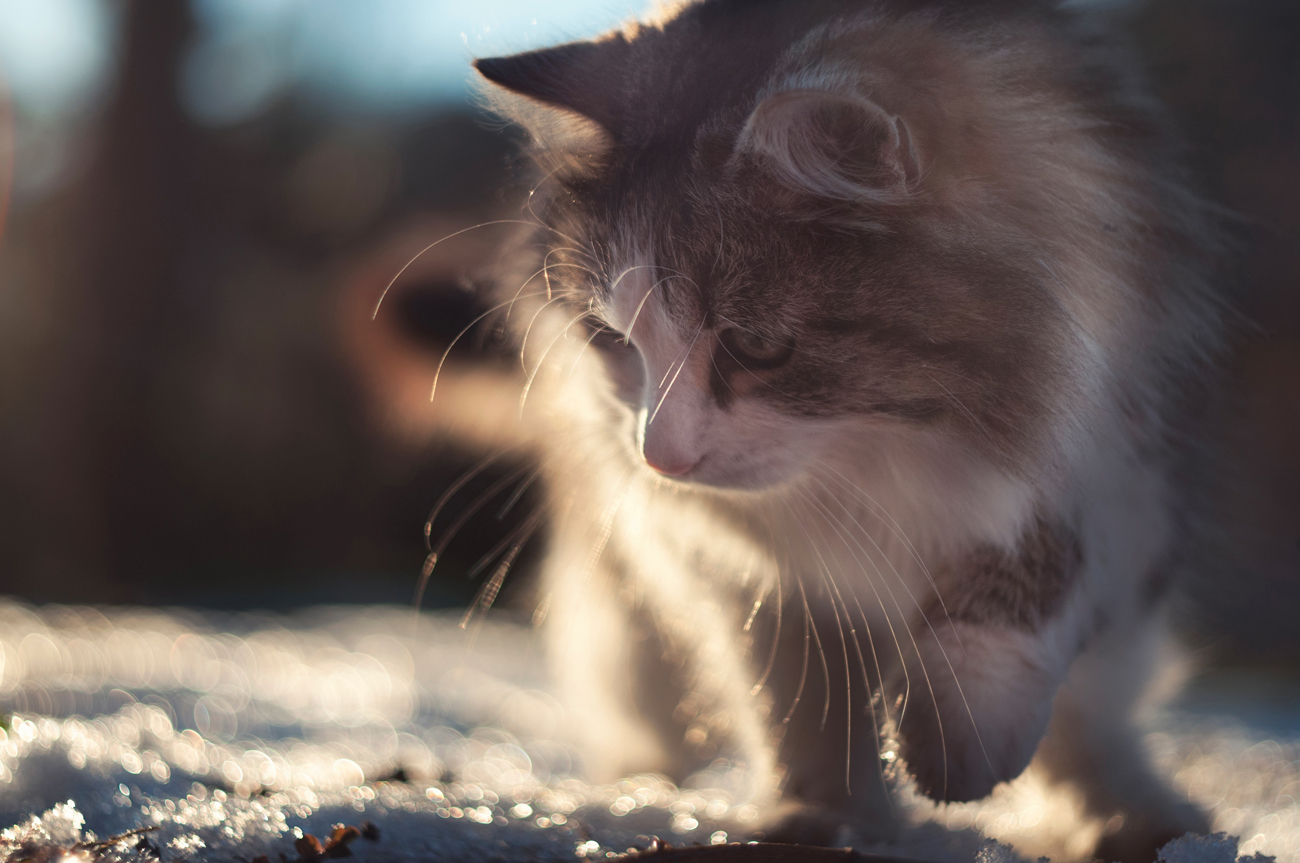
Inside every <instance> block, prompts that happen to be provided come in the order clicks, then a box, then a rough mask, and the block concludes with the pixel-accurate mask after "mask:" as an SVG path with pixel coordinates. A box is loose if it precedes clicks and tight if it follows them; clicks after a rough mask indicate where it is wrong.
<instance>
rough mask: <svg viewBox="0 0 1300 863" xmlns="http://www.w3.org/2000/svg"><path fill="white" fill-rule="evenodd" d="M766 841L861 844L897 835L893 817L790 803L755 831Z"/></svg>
mask: <svg viewBox="0 0 1300 863" xmlns="http://www.w3.org/2000/svg"><path fill="white" fill-rule="evenodd" d="M760 834H761V836H762V839H763V841H764V842H774V843H777V844H779V845H815V846H817V847H821V848H849V847H853V848H862V847H865V846H868V845H876V844H879V843H882V842H890V841H893V840H894V839H896V838H897V836H898V827H897V825H896V824H895V823H894V821H893V819H889V818H881V819H862V818H853V817H851V816H849V815H846V814H845V813H843V812H838V811H836V810H832V809H827V808H825V807H821V806H809V805H805V804H790V805H787V806H784V807H782V808H780V809H778V810H777V811H776V812H774V813H773V814H772V815H771V816H770V817H769V818H768V819H767V820H766V821H765V822H764V823H763V824H762V825H761V826H760V827H759V828H758V830H756V831H755V836H756V837H757V836H759V835H760Z"/></svg>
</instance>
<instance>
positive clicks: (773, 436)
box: [475, 0, 1226, 861]
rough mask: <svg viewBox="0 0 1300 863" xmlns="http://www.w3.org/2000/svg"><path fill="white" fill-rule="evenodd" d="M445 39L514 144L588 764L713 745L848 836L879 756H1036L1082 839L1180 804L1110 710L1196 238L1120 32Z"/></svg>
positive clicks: (1125, 706)
mask: <svg viewBox="0 0 1300 863" xmlns="http://www.w3.org/2000/svg"><path fill="white" fill-rule="evenodd" d="M475 66H476V68H477V70H478V71H479V73H480V74H481V75H482V76H483V78H485V79H486V80H487V81H489V82H491V85H488V86H485V92H486V93H487V94H488V98H489V99H490V100H491V106H492V108H493V109H494V110H495V111H497V112H498V113H499V114H500V115H501V116H503V117H505V118H507V119H509V120H511V121H513V122H515V123H518V124H519V125H520V126H522V127H523V128H524V129H525V130H526V131H527V133H528V135H529V140H530V152H531V154H532V158H533V160H534V162H535V163H536V166H537V169H538V177H539V185H538V188H537V191H536V192H535V194H534V197H533V198H532V199H531V202H530V210H531V211H532V212H533V213H534V214H535V215H536V216H537V217H538V219H539V222H540V224H541V226H542V227H540V228H539V229H538V232H537V234H536V235H534V239H535V241H536V244H537V245H538V246H539V247H540V252H538V253H537V254H536V255H535V256H533V257H528V258H527V260H528V262H529V264H530V266H529V271H528V272H527V273H524V272H520V273H519V274H518V275H520V276H521V277H522V278H517V279H514V280H513V281H509V282H503V285H505V286H506V288H508V289H507V290H505V291H504V293H503V294H502V295H501V297H500V298H499V299H500V303H501V308H503V309H505V310H506V315H507V317H508V319H509V320H510V322H511V325H512V326H513V327H514V329H515V332H516V333H517V335H518V339H519V343H520V350H521V355H522V357H523V360H524V364H525V367H526V368H527V369H528V372H529V374H528V381H527V384H526V386H525V402H524V410H526V412H527V413H526V415H527V416H528V417H529V420H528V422H529V425H530V427H531V428H533V429H535V430H536V434H537V437H538V438H539V439H540V440H541V447H542V451H543V452H542V460H543V465H544V475H545V477H546V481H547V483H548V485H549V488H550V491H549V495H550V508H551V527H550V534H549V537H548V540H547V542H548V551H547V558H546V561H545V564H544V566H543V574H542V577H541V588H540V595H541V596H542V599H541V604H540V605H539V607H538V613H537V619H538V620H539V621H540V624H541V626H542V627H543V628H544V630H545V631H546V633H547V636H546V641H547V644H548V648H549V650H550V651H551V653H552V659H553V667H554V669H555V673H556V676H557V680H558V685H559V686H560V688H561V690H562V691H563V692H564V693H565V694H566V696H567V697H568V698H569V700H570V703H571V704H573V705H575V710H574V716H575V722H578V723H580V726H579V728H578V730H577V732H576V736H577V739H580V740H581V741H582V746H583V756H584V763H585V765H586V769H587V771H588V773H589V775H591V776H592V777H593V778H596V779H612V778H616V777H618V776H620V775H625V774H627V773H628V772H630V771H641V770H659V771H664V772H666V773H668V774H669V775H672V776H674V777H677V778H679V779H680V778H683V777H685V776H687V775H689V774H690V773H692V771H695V770H699V769H701V768H702V767H704V766H707V765H708V764H709V763H710V762H711V761H712V760H713V759H715V758H718V757H725V758H728V759H730V763H734V764H743V765H744V767H745V770H746V775H747V776H748V777H750V780H751V783H752V786H751V788H750V792H749V793H751V794H753V795H754V799H755V800H758V801H760V802H762V803H764V806H765V810H766V812H767V813H768V815H767V817H766V819H765V820H764V821H763V822H762V823H761V825H760V826H761V830H762V832H763V833H764V834H765V835H767V836H768V837H769V838H777V839H785V840H792V841H812V842H820V843H823V844H837V843H842V842H843V841H844V840H845V837H846V836H849V837H854V838H856V839H857V840H861V841H868V842H870V841H887V840H889V839H890V838H891V837H894V836H896V835H897V829H898V824H897V816H895V815H894V814H893V809H892V808H891V804H890V800H889V794H890V785H891V783H892V781H893V780H891V779H889V777H888V775H889V774H891V773H893V772H894V771H895V770H898V769H901V770H902V771H904V773H905V775H907V776H910V777H911V780H912V781H914V782H915V783H916V787H917V788H918V789H919V790H920V791H921V792H923V793H924V794H926V795H928V796H930V797H932V798H933V799H935V800H937V801H955V800H972V799H978V798H982V797H984V796H986V795H988V794H989V793H990V792H991V791H992V790H993V789H994V787H995V786H996V785H998V784H999V783H1002V782H1005V781H1008V780H1011V779H1013V778H1015V777H1016V776H1018V775H1019V774H1021V773H1022V771H1024V770H1025V769H1026V767H1027V765H1029V764H1030V762H1031V760H1036V763H1037V765H1038V766H1039V767H1041V769H1042V771H1043V773H1044V775H1046V776H1048V777H1050V778H1051V779H1052V780H1053V781H1058V782H1061V783H1071V784H1073V786H1074V787H1075V788H1076V789H1077V790H1078V793H1079V794H1080V796H1081V799H1082V800H1083V801H1084V803H1085V805H1086V807H1087V808H1088V810H1089V811H1090V812H1091V813H1092V814H1093V815H1094V816H1096V817H1097V818H1098V819H1100V820H1102V821H1106V820H1107V819H1109V825H1110V826H1109V827H1108V829H1107V830H1106V831H1105V835H1103V836H1102V837H1101V839H1100V840H1099V844H1098V847H1097V848H1096V849H1095V853H1096V854H1097V855H1098V856H1101V857H1103V858H1104V859H1107V860H1125V861H1128V860H1142V859H1144V860H1150V859H1152V858H1153V857H1154V851H1155V849H1156V848H1157V847H1158V846H1159V845H1160V844H1162V843H1163V842H1164V841H1166V840H1168V839H1170V838H1173V837H1176V836H1179V835H1182V834H1183V833H1185V832H1188V831H1192V830H1199V831H1204V830H1205V829H1206V821H1205V818H1204V816H1203V815H1202V814H1201V813H1200V812H1199V811H1198V810H1197V809H1196V808H1195V807H1193V806H1192V805H1191V804H1189V803H1188V802H1187V801H1186V800H1180V799H1179V798H1178V796H1177V795H1176V794H1175V793H1174V792H1173V791H1172V790H1170V789H1169V788H1168V787H1166V786H1165V785H1164V784H1163V783H1162V781H1161V780H1159V779H1158V778H1157V777H1156V776H1155V775H1154V773H1153V772H1152V771H1151V770H1150V769H1149V768H1148V767H1147V766H1146V761H1145V758H1144V755H1143V753H1142V750H1141V747H1140V745H1139V743H1138V740H1137V737H1136V736H1135V732H1134V730H1133V728H1132V727H1130V722H1129V714H1130V713H1131V708H1132V705H1133V704H1134V702H1135V700H1136V699H1137V697H1138V696H1139V695H1140V694H1141V692H1142V691H1143V687H1144V681H1145V678H1146V674H1147V672H1148V670H1149V668H1150V665H1151V661H1150V657H1151V655H1152V649H1151V645H1152V642H1153V641H1154V640H1155V639H1156V637H1157V636H1156V633H1157V632H1158V630H1159V628H1160V627H1159V622H1160V620H1161V619H1162V610H1161V609H1162V606H1163V599H1164V597H1166V596H1167V595H1168V593H1169V590H1170V587H1171V585H1173V584H1174V583H1175V582H1176V581H1177V579H1178V578H1179V576H1180V573H1182V572H1184V571H1185V570H1186V569H1187V567H1188V566H1189V564H1190V563H1191V561H1190V560H1189V557H1191V556H1193V555H1194V553H1193V552H1192V551H1191V549H1192V548H1194V540H1195V538H1196V535H1197V533H1198V530H1199V527H1198V525H1199V522H1198V504H1197V501H1198V499H1199V498H1198V491H1197V487H1196V482H1195V479H1194V477H1195V475H1196V470H1195V467H1196V464H1197V459H1198V458H1203V457H1204V456H1202V455H1201V454H1200V447H1201V445H1202V442H1203V437H1204V436H1203V435H1202V434H1201V432H1200V431H1199V428H1200V425H1201V419H1200V415H1201V414H1202V413H1203V409H1204V408H1205V406H1206V405H1208V404H1210V403H1211V402H1212V395H1213V390H1214V388H1215V384H1214V381H1215V380H1216V369H1217V367H1218V366H1219V365H1220V364H1221V359H1220V357H1221V355H1222V353H1223V350H1224V344H1225V335H1224V332H1225V324H1224V321H1225V318H1226V312H1225V306H1224V303H1223V300H1222V299H1221V296H1220V291H1218V290H1217V289H1216V284H1217V282H1218V280H1219V273H1220V271H1221V270H1222V266H1221V261H1222V258H1223V249H1224V243H1223V241H1222V239H1221V231H1220V229H1219V226H1218V219H1217V216H1216V214H1215V211H1214V209H1213V208H1212V207H1211V206H1210V205H1209V204H1207V203H1206V202H1204V201H1203V200H1202V199H1201V198H1200V197H1199V196H1198V195H1197V194H1196V193H1195V192H1194V191H1193V190H1192V188H1191V184H1190V183H1189V181H1188V179H1187V177H1186V176H1185V173H1184V171H1183V170H1182V169H1181V168H1180V167H1179V165H1180V146H1179V143H1178V140H1177V137H1176V136H1175V135H1174V134H1172V133H1171V131H1170V129H1169V124H1168V122H1167V121H1166V120H1165V119H1164V117H1163V115H1162V112H1161V109H1160V107H1159V105H1158V104H1157V103H1156V102H1155V101H1154V99H1153V97H1152V96H1151V95H1150V94H1149V92H1148V90H1147V89H1146V87H1145V85H1144V83H1143V80H1142V77H1141V75H1140V73H1139V71H1138V69H1137V64H1136V62H1135V61H1134V60H1133V58H1132V57H1131V56H1130V55H1129V53H1128V52H1127V51H1126V50H1125V49H1124V47H1123V45H1122V44H1121V42H1120V41H1119V40H1118V39H1116V38H1114V37H1113V36H1111V35H1109V34H1108V33H1107V31H1106V29H1105V28H1104V27H1103V26H1101V25H1100V24H1098V23H1097V22H1096V21H1095V20H1092V19H1091V18H1090V17H1089V16H1087V15H1084V14H1083V13H1081V12H1079V11H1078V10H1075V9H1073V8H1072V7H1069V6H1068V5H1065V4H1055V3H1050V2H1045V0H1044V2H1031V0H968V2H956V0H693V2H687V3H679V4H676V5H673V6H671V7H668V8H665V9H664V10H662V11H661V12H660V13H659V14H658V16H657V17H655V18H652V19H649V20H646V21H643V22H639V23H633V24H630V25H628V26H627V27H625V28H623V29H621V30H618V31H616V32H613V33H610V34H608V35H606V36H604V37H602V38H599V39H596V40H593V41H582V42H574V43H569V44H564V45H559V46H556V47H552V48H546V49H542V50H537V51H532V52H528V53H524V54H518V55H514V56H507V57H497V58H484V59H479V60H477V61H476V62H475ZM521 285H522V287H521ZM886 768H888V769H886ZM1116 815H1119V816H1122V817H1121V818H1119V819H1118V820H1117V819H1115V818H1114V816H1116ZM1116 824H1119V825H1121V826H1119V827H1118V828H1117V829H1116V827H1115V825H1116ZM846 831H848V832H846Z"/></svg>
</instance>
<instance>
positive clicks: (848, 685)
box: [800, 522, 879, 796]
mask: <svg viewBox="0 0 1300 863" xmlns="http://www.w3.org/2000/svg"><path fill="white" fill-rule="evenodd" d="M800 524H801V525H802V522H800ZM804 533H805V535H807V530H806V529H805V531H804ZM808 541H809V547H810V548H812V550H813V553H814V554H815V555H816V556H817V560H818V562H819V563H820V564H821V571H822V576H823V579H824V580H825V582H826V585H827V587H829V588H830V590H831V596H832V600H831V608H832V610H833V611H834V612H835V626H836V628H837V629H838V630H839V633H840V645H841V647H842V648H843V651H844V685H845V693H844V695H845V702H846V703H845V710H846V712H847V716H846V727H847V729H848V730H847V732H846V733H847V738H848V739H847V741H846V744H845V759H844V787H845V791H846V792H847V793H848V794H849V796H852V794H853V788H852V781H851V776H852V772H851V771H852V754H853V669H852V667H851V663H850V662H849V649H848V639H846V637H845V634H844V625H843V623H842V622H841V620H840V609H841V608H842V609H843V611H844V622H847V623H848V626H849V634H850V636H851V638H852V641H853V647H854V650H855V651H856V653H857V656H858V666H859V668H860V669H861V670H862V682H863V684H864V685H865V686H866V693H865V694H866V698H867V704H868V706H869V707H871V708H872V714H871V724H872V726H873V727H875V726H876V716H875V710H874V706H872V704H871V693H872V692H873V691H874V689H875V687H874V686H872V684H871V680H870V676H869V674H868V672H867V663H866V659H865V658H864V657H863V656H862V645H861V643H860V642H859V641H858V637H857V630H856V629H855V628H854V626H853V616H852V614H851V613H850V612H849V606H848V604H847V603H846V602H845V601H844V595H843V594H842V593H840V588H839V585H838V584H837V583H836V579H835V575H834V573H833V572H832V571H831V567H830V566H829V565H828V564H827V563H826V559H825V557H824V556H823V555H822V553H821V549H820V548H818V547H817V544H816V543H815V542H813V540H812V538H811V536H809V537H808ZM850 592H851V591H850ZM836 600H838V601H839V607H838V608H837V607H836V605H835V601H836ZM859 610H860V607H859ZM863 623H864V624H865V623H866V618H865V616H864V617H863ZM867 638H868V639H870V638H871V629H870V627H868V628H867ZM872 650H873V653H874V650H875V648H874V646H873V648H872ZM877 670H879V669H878V668H877Z"/></svg>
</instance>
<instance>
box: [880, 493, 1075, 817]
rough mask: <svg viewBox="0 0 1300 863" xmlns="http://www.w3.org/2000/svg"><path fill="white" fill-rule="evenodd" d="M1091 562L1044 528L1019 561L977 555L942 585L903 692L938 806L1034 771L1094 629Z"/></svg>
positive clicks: (1063, 534)
mask: <svg viewBox="0 0 1300 863" xmlns="http://www.w3.org/2000/svg"><path fill="white" fill-rule="evenodd" d="M1082 571H1083V554H1082V550H1081V548H1080V546H1079V543H1078V541H1077V539H1076V538H1075V536H1074V534H1073V533H1072V532H1071V531H1070V530H1069V529H1067V528H1066V527H1064V526H1063V525H1061V524H1058V523H1054V522H1050V521H1047V520H1044V519H1041V518H1040V519H1036V520H1035V522H1034V523H1033V524H1032V525H1031V526H1030V528H1029V529H1028V530H1027V531H1026V532H1025V534H1024V535H1023V536H1022V538H1021V540H1020V542H1019V543H1018V544H1017V546H1016V547H1015V549H1014V550H1006V549H1003V548H996V547H984V548H976V549H974V550H973V551H971V552H970V553H969V554H967V555H966V556H964V557H963V558H962V559H961V560H960V561H958V562H956V563H955V564H950V565H946V566H944V567H941V568H939V569H937V570H936V572H935V573H934V577H935V582H936V587H937V594H938V596H937V598H936V600H935V601H934V603H933V604H932V605H930V606H929V607H928V608H927V610H926V614H925V615H924V616H923V619H922V620H921V621H920V622H919V623H918V624H917V625H916V626H915V627H914V638H915V641H914V645H915V649H914V651H913V653H912V656H911V657H910V658H909V660H908V661H907V662H905V663H904V664H903V665H902V666H901V668H900V672H899V674H898V675H896V677H895V680H894V681H893V685H892V686H891V687H890V691H889V694H890V696H891V697H893V698H896V699H899V700H901V709H900V710H899V713H898V718H897V720H896V722H897V730H896V736H897V739H898V744H899V754H900V755H901V756H902V758H903V760H904V762H905V763H906V765H907V767H908V769H909V771H910V772H911V774H912V775H913V776H914V777H915V779H916V782H917V784H918V786H919V788H920V790H921V791H922V792H923V793H925V794H926V795H927V796H929V797H931V798H933V799H935V800H974V799H978V798H980V797H984V796H986V795H988V794H989V793H990V792H991V791H992V790H993V788H994V786H995V785H997V784H998V783H999V782H1004V781H1007V780H1010V779H1014V778H1015V777H1016V776H1018V775H1020V773H1021V772H1022V771H1023V770H1024V769H1025V767H1026V766H1028V764H1029V761H1030V759H1031V758H1032V757H1033V755H1034V751H1035V750H1036V749H1037V748H1038V744H1039V742H1040V741H1041V740H1042V738H1043V735H1044V733H1045V732H1046V730H1047V725H1048V720H1049V719H1050V717H1051V711H1052V700H1053V698H1054V697H1055V695H1056V691H1057V689H1058V688H1059V687H1060V685H1061V683H1062V682H1063V681H1064V679H1065V677H1066V673H1067V671H1068V669H1069V666H1070V663H1071V662H1072V661H1073V660H1074V658H1075V657H1076V656H1077V655H1078V654H1079V652H1080V651H1081V649H1082V648H1083V646H1084V645H1085V643H1086V642H1087V640H1088V638H1089V637H1090V636H1091V634H1092V632H1093V630H1094V629H1095V627H1096V615H1095V613H1094V610H1093V607H1092V603H1091V602H1089V601H1088V598H1087V592H1086V591H1083V590H1081V589H1080V588H1081V584H1080V582H1081V575H1082Z"/></svg>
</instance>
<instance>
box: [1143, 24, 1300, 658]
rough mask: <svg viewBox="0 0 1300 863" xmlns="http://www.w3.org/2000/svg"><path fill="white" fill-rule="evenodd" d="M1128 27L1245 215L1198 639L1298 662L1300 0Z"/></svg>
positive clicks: (1216, 187) (1200, 158)
mask: <svg viewBox="0 0 1300 863" xmlns="http://www.w3.org/2000/svg"><path fill="white" fill-rule="evenodd" d="M1133 23H1134V29H1135V33H1136V34H1137V36H1138V39H1139V42H1140V44H1141V45H1142V47H1143V50H1144V52H1145V54H1146V56H1147V58H1148V60H1149V65H1150V68H1151V73H1152V76H1153V79H1154V81H1155V83H1156V87H1157V90H1158V91H1159V94H1160V95H1161V97H1162V98H1163V99H1164V100H1165V101H1166V103H1167V104H1168V105H1169V106H1170V107H1171V108H1172V109H1173V111H1174V113H1175V114H1176V116H1177V117H1178V119H1179V120H1180V122H1181V123H1182V126H1183V129H1184V130H1185V131H1186V133H1187V137H1188V139H1189V140H1190V142H1191V155H1192V160H1193V164H1194V166H1195V168H1196V170H1197V173H1198V174H1199V175H1200V176H1201V177H1203V178H1204V180H1205V182H1206V183H1207V184H1208V185H1209V187H1210V190H1211V192H1212V193H1213V195H1214V196H1215V197H1216V198H1217V199H1218V200H1219V201H1221V202H1222V203H1224V204H1225V205H1226V206H1227V207H1228V208H1230V209H1231V210H1232V211H1234V212H1235V213H1237V214H1239V215H1240V216H1241V217H1242V224H1241V235H1242V236H1241V251H1242V265H1243V278H1242V279H1241V283H1240V285H1239V286H1238V292H1237V295H1236V297H1235V300H1236V303H1237V305H1238V307H1239V308H1240V309H1241V311H1242V312H1244V313H1245V315H1246V316H1247V318H1248V320H1246V321H1243V322H1242V327H1241V332H1240V338H1241V351H1240V354H1239V356H1238V359H1237V362H1236V364H1235V367H1234V368H1233V379H1232V386H1231V393H1230V404H1231V408H1232V410H1231V415H1230V417H1229V420H1228V427H1227V429H1226V433H1225V436H1226V439H1227V441H1228V443H1229V447H1228V449H1227V452H1226V453H1225V456H1224V463H1223V464H1222V465H1221V468H1222V471H1221V473H1222V475H1223V476H1224V483H1223V487H1222V491H1221V494H1220V500H1219V502H1220V504H1221V506H1220V508H1219V514H1220V517H1221V520H1222V521H1223V523H1224V524H1225V526H1226V528H1227V530H1228V532H1229V534H1230V541H1231V542H1230V544H1231V546H1232V553H1231V554H1230V556H1229V558H1228V560H1227V561H1226V562H1225V563H1224V565H1223V566H1222V567H1221V568H1218V569H1216V570H1214V571H1212V572H1211V574H1210V577H1209V578H1207V579H1206V580H1204V581H1203V582H1201V583H1200V584H1198V585H1197V589H1196V594H1195V600H1196V605H1195V613H1196V617H1197V619H1198V620H1199V622H1200V628H1201V638H1202V639H1203V640H1204V641H1205V642H1206V643H1208V644H1212V645H1213V646H1214V647H1215V648H1216V650H1217V651H1218V652H1219V653H1221V654H1223V655H1225V656H1227V657H1232V656H1249V657H1253V658H1255V659H1259V658H1261V657H1267V658H1270V659H1272V660H1275V661H1278V662H1282V663H1285V664H1288V665H1294V664H1297V663H1300V660H1298V659H1297V657H1298V656H1300V626H1297V625H1296V622H1295V621H1296V616H1297V613H1300V289H1298V288H1300V5H1297V4H1295V3H1293V2H1289V0H1231V2H1229V0H1149V2H1147V3H1146V4H1144V5H1143V6H1141V7H1139V11H1138V13H1137V15H1136V16H1135V18H1134V21H1133Z"/></svg>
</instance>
